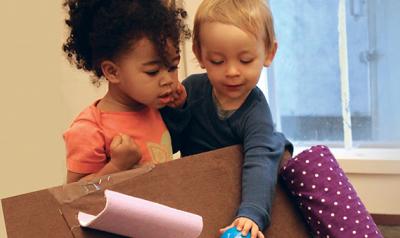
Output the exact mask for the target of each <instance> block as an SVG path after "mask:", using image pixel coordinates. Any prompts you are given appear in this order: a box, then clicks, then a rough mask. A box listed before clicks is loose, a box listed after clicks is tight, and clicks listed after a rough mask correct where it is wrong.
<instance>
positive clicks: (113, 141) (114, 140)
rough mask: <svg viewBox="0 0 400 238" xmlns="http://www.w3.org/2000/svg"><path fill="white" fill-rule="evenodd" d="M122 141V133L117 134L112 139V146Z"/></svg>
mask: <svg viewBox="0 0 400 238" xmlns="http://www.w3.org/2000/svg"><path fill="white" fill-rule="evenodd" d="M121 143H122V137H121V135H116V136H114V138H113V139H112V141H111V144H110V148H115V147H117V146H118V145H120V144H121Z"/></svg>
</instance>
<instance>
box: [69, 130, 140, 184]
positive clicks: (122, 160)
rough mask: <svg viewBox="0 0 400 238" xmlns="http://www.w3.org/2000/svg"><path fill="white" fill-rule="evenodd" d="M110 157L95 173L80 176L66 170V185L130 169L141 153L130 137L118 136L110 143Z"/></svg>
mask: <svg viewBox="0 0 400 238" xmlns="http://www.w3.org/2000/svg"><path fill="white" fill-rule="evenodd" d="M110 156H111V160H110V162H108V163H107V164H106V165H105V166H104V167H103V168H101V169H100V170H99V171H98V172H96V173H92V174H80V173H75V172H72V171H69V170H68V171H67V183H71V182H77V181H79V180H83V181H89V180H92V179H94V178H98V177H101V176H103V175H107V174H113V173H117V172H120V171H124V170H128V169H131V168H132V167H133V165H135V164H136V163H137V162H138V161H139V160H140V159H141V158H142V153H141V151H140V148H139V146H138V145H137V144H136V143H135V141H134V140H133V139H132V138H131V137H130V136H127V135H124V134H119V135H117V136H115V137H114V138H113V140H112V141H111V145H110Z"/></svg>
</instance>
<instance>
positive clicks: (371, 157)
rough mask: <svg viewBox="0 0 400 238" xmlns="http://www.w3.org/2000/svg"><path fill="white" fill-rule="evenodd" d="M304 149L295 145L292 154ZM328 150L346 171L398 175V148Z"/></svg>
mask: <svg viewBox="0 0 400 238" xmlns="http://www.w3.org/2000/svg"><path fill="white" fill-rule="evenodd" d="M305 149H307V148H306V147H296V148H295V151H294V154H295V155H296V154H298V153H300V152H301V151H303V150H305ZM330 150H331V152H332V153H333V155H334V156H335V158H336V159H337V160H338V162H339V164H340V166H341V167H342V169H343V170H344V171H345V172H346V173H349V174H382V175H400V149H351V150H346V149H340V148H330Z"/></svg>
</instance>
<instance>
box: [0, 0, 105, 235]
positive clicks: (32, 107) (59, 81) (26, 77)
mask: <svg viewBox="0 0 400 238" xmlns="http://www.w3.org/2000/svg"><path fill="white" fill-rule="evenodd" d="M61 2H62V1H61V0H41V1H15V0H2V1H1V7H0V30H1V31H0V32H1V33H0V34H1V37H0V73H1V79H0V82H1V86H0V108H1V117H0V132H1V133H0V151H1V161H2V164H1V166H0V198H4V197H9V196H13V195H18V194H22V193H26V192H30V191H35V190H39V189H44V188H47V187H51V186H55V185H59V184H62V183H63V182H64V177H65V158H64V144H63V140H62V137H61V135H62V132H63V131H64V130H65V129H66V128H67V126H68V125H69V123H70V122H71V120H72V118H73V117H75V115H76V114H77V113H78V112H79V111H80V110H81V109H83V107H84V106H86V105H88V104H89V103H91V102H92V101H93V100H94V99H95V98H97V97H99V96H100V95H102V93H103V92H102V91H104V89H97V88H95V87H94V86H92V85H91V84H90V81H89V79H88V77H87V75H86V74H84V73H80V72H78V71H77V70H75V69H74V68H72V67H71V66H70V65H69V63H68V62H67V61H66V60H65V58H64V56H63V54H62V50H61V45H62V42H63V37H64V29H65V28H64V26H63V24H64V23H63V16H64V12H63V10H62V7H61V5H62V3H61ZM0 237H6V235H5V233H4V225H3V216H2V213H1V214H0Z"/></svg>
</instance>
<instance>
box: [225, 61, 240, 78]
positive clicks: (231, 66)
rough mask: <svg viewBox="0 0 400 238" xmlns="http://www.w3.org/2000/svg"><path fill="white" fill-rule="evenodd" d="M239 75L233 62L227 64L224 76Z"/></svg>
mask: <svg viewBox="0 0 400 238" xmlns="http://www.w3.org/2000/svg"><path fill="white" fill-rule="evenodd" d="M238 75H240V71H239V69H238V68H237V66H236V65H235V64H229V65H228V67H227V69H226V76H228V77H236V76H238Z"/></svg>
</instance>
